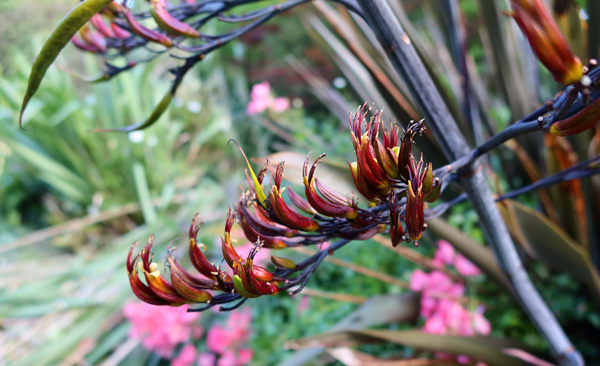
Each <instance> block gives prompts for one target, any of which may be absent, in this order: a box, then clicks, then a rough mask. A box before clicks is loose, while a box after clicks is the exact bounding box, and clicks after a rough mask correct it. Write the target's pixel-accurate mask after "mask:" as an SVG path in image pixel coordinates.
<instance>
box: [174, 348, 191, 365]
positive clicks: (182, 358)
mask: <svg viewBox="0 0 600 366" xmlns="http://www.w3.org/2000/svg"><path fill="white" fill-rule="evenodd" d="M195 360H196V347H194V345H193V344H191V343H188V344H187V345H185V347H183V348H182V349H181V352H179V355H177V357H175V358H174V359H173V361H171V366H194V361H195Z"/></svg>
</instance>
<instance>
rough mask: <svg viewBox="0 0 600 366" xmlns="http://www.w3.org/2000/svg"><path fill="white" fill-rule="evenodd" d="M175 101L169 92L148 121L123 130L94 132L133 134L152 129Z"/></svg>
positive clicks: (100, 129)
mask: <svg viewBox="0 0 600 366" xmlns="http://www.w3.org/2000/svg"><path fill="white" fill-rule="evenodd" d="M172 99H173V94H172V93H171V91H170V90H169V92H168V93H167V94H166V95H165V96H164V97H163V98H162V99H161V100H160V102H159V103H158V105H157V106H156V108H154V110H153V111H152V114H151V115H150V117H148V119H147V120H145V121H142V122H139V123H136V124H133V125H129V126H126V127H121V128H109V129H103V128H99V129H95V130H93V131H94V132H132V131H137V130H143V129H145V128H146V127H150V126H152V125H153V124H154V122H156V121H158V119H159V118H160V116H162V114H163V113H164V112H165V111H166V110H167V108H168V107H169V105H170V104H171V100H172Z"/></svg>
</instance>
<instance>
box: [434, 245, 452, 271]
mask: <svg viewBox="0 0 600 366" xmlns="http://www.w3.org/2000/svg"><path fill="white" fill-rule="evenodd" d="M437 245H438V249H437V250H436V251H435V255H434V256H433V261H434V263H435V264H436V265H438V266H443V264H447V265H450V264H452V262H454V255H455V252H454V247H452V245H451V244H450V243H448V242H447V241H445V240H438V241H437Z"/></svg>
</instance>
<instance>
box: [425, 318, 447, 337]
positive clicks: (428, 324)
mask: <svg viewBox="0 0 600 366" xmlns="http://www.w3.org/2000/svg"><path fill="white" fill-rule="evenodd" d="M423 332H425V333H431V334H444V333H446V324H445V322H444V319H443V318H442V317H441V316H439V315H434V316H432V317H431V318H429V319H427V320H426V321H425V326H424V327H423Z"/></svg>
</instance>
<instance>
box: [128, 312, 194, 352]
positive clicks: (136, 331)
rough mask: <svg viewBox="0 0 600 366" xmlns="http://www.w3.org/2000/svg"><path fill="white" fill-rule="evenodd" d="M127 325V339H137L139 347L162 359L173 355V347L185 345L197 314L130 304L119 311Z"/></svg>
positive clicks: (192, 330) (192, 329)
mask: <svg viewBox="0 0 600 366" xmlns="http://www.w3.org/2000/svg"><path fill="white" fill-rule="evenodd" d="M123 314H124V315H125V317H126V318H128V319H129V321H130V322H131V330H130V331H129V336H130V337H135V338H140V339H141V340H142V345H143V346H144V348H146V349H147V350H149V351H153V352H155V353H157V354H159V355H160V356H162V357H164V358H170V357H171V356H172V355H173V352H174V350H175V347H176V346H177V345H178V344H180V343H185V342H187V341H188V340H189V339H190V336H191V335H192V333H193V332H194V329H195V328H197V325H195V324H194V322H195V321H196V320H197V319H198V318H199V317H200V313H188V312H187V306H185V305H184V306H181V307H170V306H154V305H150V304H146V303H142V302H131V303H128V304H126V305H125V307H124V308H123Z"/></svg>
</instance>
